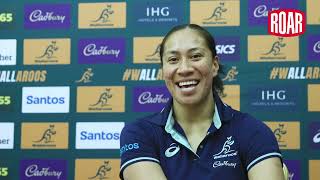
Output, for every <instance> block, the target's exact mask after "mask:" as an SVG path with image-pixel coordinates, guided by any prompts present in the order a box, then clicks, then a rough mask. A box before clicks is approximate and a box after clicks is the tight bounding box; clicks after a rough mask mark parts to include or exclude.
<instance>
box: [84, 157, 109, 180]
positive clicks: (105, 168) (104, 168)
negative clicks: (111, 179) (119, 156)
mask: <svg viewBox="0 0 320 180" xmlns="http://www.w3.org/2000/svg"><path fill="white" fill-rule="evenodd" d="M111 169H112V168H111V167H110V165H109V161H104V163H103V165H101V166H100V167H99V169H98V171H97V173H96V175H95V176H93V177H89V178H88V179H99V180H102V179H107V173H108V172H109V171H111Z"/></svg>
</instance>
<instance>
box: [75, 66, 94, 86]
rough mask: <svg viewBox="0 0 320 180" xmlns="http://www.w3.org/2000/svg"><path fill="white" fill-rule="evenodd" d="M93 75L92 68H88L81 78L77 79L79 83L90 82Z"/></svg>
mask: <svg viewBox="0 0 320 180" xmlns="http://www.w3.org/2000/svg"><path fill="white" fill-rule="evenodd" d="M92 76H93V72H92V68H88V69H87V70H86V71H85V72H84V73H83V74H82V76H81V78H80V79H79V80H77V81H76V82H77V83H80V82H82V83H89V82H91V80H90V79H91V77H92Z"/></svg>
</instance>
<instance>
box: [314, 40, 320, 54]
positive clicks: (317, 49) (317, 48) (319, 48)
mask: <svg viewBox="0 0 320 180" xmlns="http://www.w3.org/2000/svg"><path fill="white" fill-rule="evenodd" d="M313 51H314V52H315V53H320V41H318V42H316V43H315V44H314V46H313Z"/></svg>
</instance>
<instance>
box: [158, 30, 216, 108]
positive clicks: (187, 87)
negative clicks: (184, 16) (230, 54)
mask: <svg viewBox="0 0 320 180" xmlns="http://www.w3.org/2000/svg"><path fill="white" fill-rule="evenodd" d="M162 60H163V69H162V70H163V77H164V80H165V82H166V85H167V88H168V89H169V91H170V93H171V95H172V96H173V98H174V100H175V101H177V102H178V103H179V104H182V105H195V104H200V103H201V102H204V100H205V99H206V98H208V95H209V94H211V92H212V79H213V77H215V76H217V74H218V70H219V64H218V60H217V58H216V57H213V56H212V53H211V51H210V50H209V48H208V47H207V45H206V42H205V40H204V38H203V37H202V36H200V35H199V33H198V32H197V31H195V30H192V29H188V28H187V29H183V30H180V31H177V32H174V33H173V34H171V35H170V36H169V38H168V39H167V41H166V43H165V44H164V50H163V58H162Z"/></svg>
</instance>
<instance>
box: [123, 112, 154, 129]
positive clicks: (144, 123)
mask: <svg viewBox="0 0 320 180" xmlns="http://www.w3.org/2000/svg"><path fill="white" fill-rule="evenodd" d="M159 116H160V113H158V112H157V113H153V114H150V115H147V116H143V117H139V118H137V119H134V120H133V121H131V122H126V123H125V126H124V128H123V130H122V131H142V132H153V131H154V130H155V129H156V128H157V122H158V120H159V118H160V117H159Z"/></svg>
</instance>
